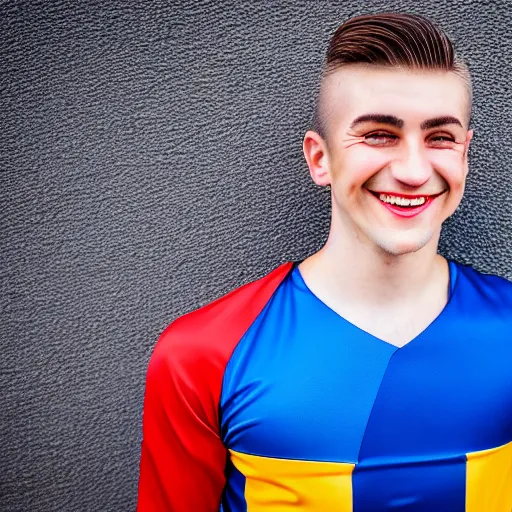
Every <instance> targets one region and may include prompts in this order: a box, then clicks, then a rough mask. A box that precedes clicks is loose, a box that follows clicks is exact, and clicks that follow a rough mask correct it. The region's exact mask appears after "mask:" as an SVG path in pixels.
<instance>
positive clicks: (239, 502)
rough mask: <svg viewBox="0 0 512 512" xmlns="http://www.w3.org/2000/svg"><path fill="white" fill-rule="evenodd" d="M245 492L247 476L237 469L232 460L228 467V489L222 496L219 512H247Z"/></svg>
mask: <svg viewBox="0 0 512 512" xmlns="http://www.w3.org/2000/svg"><path fill="white" fill-rule="evenodd" d="M244 492H245V476H244V475H242V473H240V471H238V469H236V468H235V466H234V465H233V463H232V462H231V460H228V462H227V466H226V487H225V488H224V493H223V495H222V502H221V505H220V511H219V512H234V511H236V512H247V503H246V502H245V497H244Z"/></svg>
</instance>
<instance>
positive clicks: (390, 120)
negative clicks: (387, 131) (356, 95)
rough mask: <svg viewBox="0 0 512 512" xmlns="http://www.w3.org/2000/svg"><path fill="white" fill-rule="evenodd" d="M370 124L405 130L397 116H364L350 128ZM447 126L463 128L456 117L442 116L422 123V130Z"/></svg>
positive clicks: (402, 121) (358, 118) (356, 120)
mask: <svg viewBox="0 0 512 512" xmlns="http://www.w3.org/2000/svg"><path fill="white" fill-rule="evenodd" d="M368 122H373V123H379V124H389V125H391V126H394V127H396V128H403V126H404V120H403V119H399V118H398V117H396V116H392V115H387V114H364V115H362V116H359V117H356V118H355V119H354V120H353V121H352V124H351V125H350V128H351V129H353V128H355V127H356V126H357V125H358V124H362V123H368ZM447 124H456V125H458V126H460V127H462V123H461V122H460V121H459V120H458V119H457V118H456V117H453V116H441V117H433V118H432V119H427V120H426V121H423V123H421V126H420V128H421V129H422V130H429V129H431V128H438V127H439V126H444V125H447Z"/></svg>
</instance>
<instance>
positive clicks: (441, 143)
mask: <svg viewBox="0 0 512 512" xmlns="http://www.w3.org/2000/svg"><path fill="white" fill-rule="evenodd" d="M428 142H429V143H430V145H431V146H433V147H437V148H451V147H452V146H453V143H454V142H455V137H453V135H450V134H449V133H434V134H432V135H430V136H429V138H428Z"/></svg>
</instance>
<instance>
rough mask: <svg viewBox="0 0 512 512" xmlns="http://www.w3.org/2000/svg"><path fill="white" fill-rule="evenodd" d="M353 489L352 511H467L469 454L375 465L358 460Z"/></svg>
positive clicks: (353, 477) (353, 475)
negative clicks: (359, 462) (450, 457)
mask: <svg viewBox="0 0 512 512" xmlns="http://www.w3.org/2000/svg"><path fill="white" fill-rule="evenodd" d="M397 462H398V461H397ZM352 490H353V500H354V501H353V503H354V508H353V512H373V511H375V510H381V511H384V510H390V511H397V512H433V511H435V512H464V510H465V497H466V494H465V491H466V458H465V457H464V456H462V457H455V458H452V459H448V460H443V461H438V462H436V461H428V462H426V463H423V464H413V463H411V464H399V463H397V464H396V465H395V464H390V465H387V466H372V467H368V466H365V465H364V464H358V465H357V466H356V468H355V470H354V472H353V473H352Z"/></svg>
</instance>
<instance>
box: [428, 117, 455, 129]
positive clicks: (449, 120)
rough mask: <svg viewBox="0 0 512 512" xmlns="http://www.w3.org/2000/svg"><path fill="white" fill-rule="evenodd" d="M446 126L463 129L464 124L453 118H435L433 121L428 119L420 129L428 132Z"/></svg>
mask: <svg viewBox="0 0 512 512" xmlns="http://www.w3.org/2000/svg"><path fill="white" fill-rule="evenodd" d="M445 124H457V125H459V126H460V127H461V128H462V123H461V122H460V121H459V120H458V119H457V118H456V117H452V116H443V117H434V118H433V119H427V120H426V121H423V123H421V126H420V128H421V129H422V130H428V129H430V128H437V127H438V126H444V125H445Z"/></svg>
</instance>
